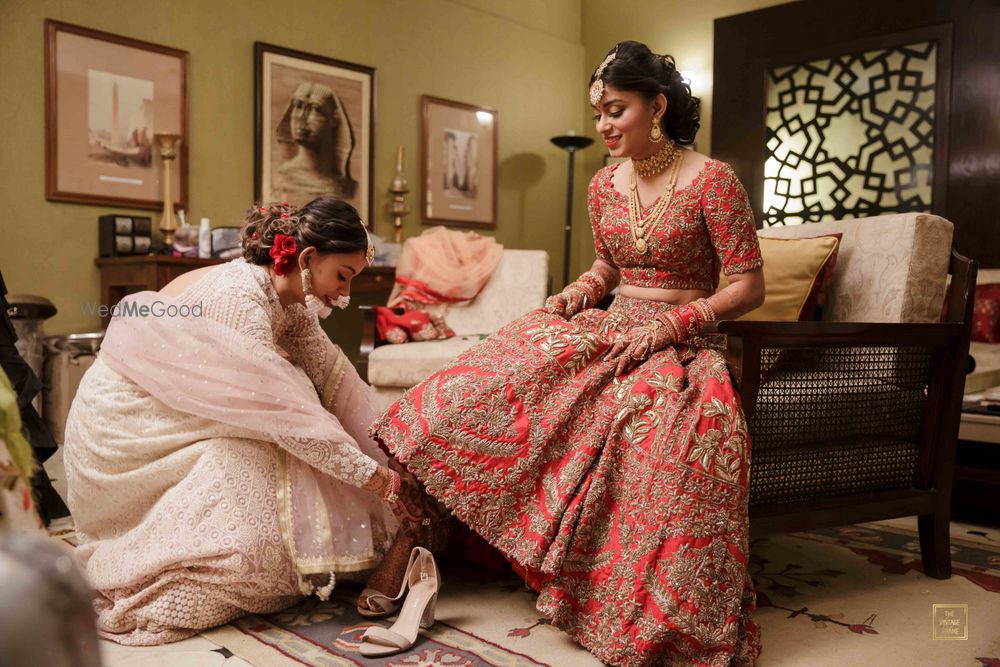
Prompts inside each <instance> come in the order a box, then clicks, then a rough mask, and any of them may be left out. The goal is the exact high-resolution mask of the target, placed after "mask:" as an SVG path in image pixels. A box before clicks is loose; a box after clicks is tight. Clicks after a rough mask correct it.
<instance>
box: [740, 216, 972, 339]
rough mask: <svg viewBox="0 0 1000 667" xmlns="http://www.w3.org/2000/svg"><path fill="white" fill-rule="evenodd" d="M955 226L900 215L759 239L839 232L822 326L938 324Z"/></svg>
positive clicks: (776, 232)
mask: <svg viewBox="0 0 1000 667" xmlns="http://www.w3.org/2000/svg"><path fill="white" fill-rule="evenodd" d="M952 231H953V225H952V224H951V223H950V222H948V221H947V220H945V219H944V218H941V217H938V216H936V215H930V214H927V213H900V214H895V215H882V216H877V217H872V218H858V219H855V220H836V221H831V222H817V223H811V224H806V225H791V226H787V227H769V228H767V229H762V230H760V232H759V236H760V237H761V238H804V237H809V236H818V235H820V234H831V233H836V232H840V233H842V234H843V238H842V239H841V242H840V249H839V251H838V253H837V268H836V270H835V271H834V272H833V279H832V280H831V281H830V292H829V303H828V305H827V307H826V308H825V309H824V312H823V320H825V321H834V322H936V321H937V320H938V319H939V318H940V316H941V305H942V303H943V302H944V293H945V279H946V277H947V275H948V260H949V256H950V253H951V237H952Z"/></svg>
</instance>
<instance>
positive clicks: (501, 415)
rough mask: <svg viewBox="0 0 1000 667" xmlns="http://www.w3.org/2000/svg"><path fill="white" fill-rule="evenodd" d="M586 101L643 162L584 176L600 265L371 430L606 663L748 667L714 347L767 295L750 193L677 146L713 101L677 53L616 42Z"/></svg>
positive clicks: (741, 423)
mask: <svg viewBox="0 0 1000 667" xmlns="http://www.w3.org/2000/svg"><path fill="white" fill-rule="evenodd" d="M590 102H591V104H592V105H593V107H594V111H595V116H594V119H595V121H596V123H597V130H598V132H599V133H600V134H601V136H602V137H603V138H604V141H605V143H606V144H607V146H608V149H609V151H610V152H611V154H612V155H613V156H616V157H627V158H631V159H630V161H628V162H624V163H620V164H616V165H612V166H609V167H605V168H604V169H602V170H601V171H600V172H598V174H597V175H596V176H595V177H594V179H593V181H592V182H591V184H590V188H589V192H588V204H589V211H590V219H591V223H592V225H593V228H594V241H595V244H596V248H597V256H598V259H597V261H595V262H594V265H593V267H592V268H591V269H590V270H589V271H587V272H586V273H584V274H583V275H582V276H580V278H579V279H577V280H576V281H575V282H573V283H572V284H570V285H568V286H567V287H566V288H565V289H564V290H563V292H562V293H560V294H557V295H555V296H553V297H551V298H550V299H549V301H548V302H547V304H546V308H544V309H540V310H536V311H533V312H530V313H528V314H527V315H525V316H524V317H522V318H520V319H518V320H517V321H515V322H513V323H511V324H509V325H508V326H506V327H504V328H503V329H502V330H501V331H500V332H499V333H497V334H496V335H494V336H493V337H491V338H490V339H489V340H488V341H487V342H485V343H483V344H481V345H478V346H477V347H474V348H472V349H471V350H469V351H468V352H466V353H465V354H464V355H462V356H461V357H460V358H459V360H458V361H457V362H456V363H455V364H453V365H452V366H450V367H448V368H446V369H444V370H442V371H440V372H437V373H435V374H434V375H432V376H431V377H430V378H429V379H427V380H426V381H425V382H423V383H421V384H420V385H418V386H416V387H414V388H413V389H412V390H411V391H410V392H409V393H407V394H406V396H405V397H403V398H402V399H401V400H400V401H399V402H398V403H396V404H395V405H393V406H392V407H391V408H390V409H389V410H388V411H387V412H386V413H385V414H384V415H383V416H382V417H380V418H379V419H378V421H377V422H376V423H375V425H374V427H373V433H374V435H375V437H376V438H377V439H379V440H381V441H382V442H383V443H385V444H386V445H387V446H388V447H389V448H390V449H391V450H392V451H393V453H394V454H395V455H396V456H397V457H398V458H399V460H400V461H402V462H403V463H404V464H405V465H406V467H407V468H408V469H409V470H410V472H412V473H413V474H414V475H415V476H416V477H417V478H419V480H420V481H422V482H423V483H424V485H425V487H426V489H427V491H428V492H429V493H430V494H431V495H432V496H433V497H434V498H436V499H437V500H439V501H440V502H441V503H442V504H444V505H445V506H446V507H447V508H448V509H450V510H451V511H452V513H453V514H454V515H455V516H456V517H458V518H459V519H461V520H462V521H463V522H464V523H466V524H468V526H470V527H471V528H472V529H473V530H474V531H475V532H477V533H478V534H479V535H481V536H482V537H483V538H485V539H486V540H487V541H488V542H489V543H490V544H492V545H494V546H495V547H496V548H497V549H499V550H500V551H501V552H502V553H503V554H504V555H505V556H506V557H507V558H508V559H509V560H510V561H511V562H512V563H513V564H514V566H515V568H516V569H517V570H518V571H519V572H520V573H521V574H522V575H523V576H524V577H525V579H526V580H527V582H528V583H529V584H530V585H531V586H532V587H533V588H535V589H537V590H538V592H539V594H540V595H539V597H538V609H539V610H540V611H541V612H543V613H544V614H546V615H547V616H548V617H550V618H551V620H552V623H553V625H555V626H556V627H559V628H561V629H563V630H564V631H566V632H567V633H569V634H570V635H571V636H572V637H573V638H574V639H575V640H576V641H578V642H579V643H581V644H582V645H583V646H585V647H586V648H587V649H588V650H590V651H591V653H593V654H594V655H595V656H597V657H598V658H600V659H601V660H603V661H604V662H607V663H610V664H613V665H646V664H671V665H674V664H697V665H729V664H737V665H746V664H752V663H753V662H754V660H755V659H756V657H757V655H758V653H759V651H760V639H759V632H758V629H757V626H756V625H754V623H753V621H752V619H751V614H752V612H753V609H754V600H755V597H754V590H753V584H752V582H751V579H750V574H749V572H748V570H747V562H748V558H749V546H748V539H747V493H748V492H747V482H748V475H749V457H750V442H749V439H748V435H747V426H746V421H745V419H744V416H743V411H742V409H741V406H740V401H739V398H738V395H737V394H736V391H735V389H734V387H733V383H732V380H731V378H730V376H729V372H728V370H727V368H726V364H725V361H724V359H723V355H722V353H721V351H720V349H719V347H718V345H717V343H716V342H715V341H714V340H713V339H712V338H710V337H707V336H702V335H701V329H702V325H703V324H704V323H705V322H709V321H712V320H715V319H717V318H730V319H731V318H734V317H737V316H739V315H741V314H743V313H746V312H748V311H750V310H752V309H753V308H755V307H757V306H758V305H760V303H761V302H762V300H763V292H764V281H763V276H762V270H761V255H760V249H759V247H758V244H757V236H756V234H755V231H754V221H753V216H752V213H751V210H750V206H749V203H748V201H747V196H746V191H745V190H744V189H743V186H742V185H741V184H740V183H739V181H738V180H737V178H736V175H735V174H734V173H733V170H732V168H730V167H729V165H727V164H725V163H722V162H719V161H716V160H712V159H709V158H707V157H705V156H704V155H700V154H698V153H696V152H694V151H692V150H684V149H681V148H680V147H679V146H678V144H681V145H687V144H691V143H692V142H693V141H694V137H695V133H696V131H697V129H698V126H699V111H698V110H699V101H698V100H697V98H694V97H692V96H691V91H690V88H689V86H688V84H686V83H685V82H684V81H683V80H682V79H681V76H680V74H679V72H678V71H677V69H676V67H675V65H674V61H673V59H672V58H670V57H669V56H659V55H655V54H653V53H651V52H650V51H649V49H648V48H647V47H646V46H644V45H642V44H639V43H637V42H622V43H620V44H618V45H617V46H616V47H615V48H614V49H612V51H611V52H610V53H609V54H608V56H607V58H606V59H605V60H604V62H602V63H601V65H600V67H598V69H597V71H596V72H595V73H594V75H593V77H592V79H591V88H590ZM720 268H721V270H722V271H724V272H725V273H726V275H727V276H729V285H728V286H727V287H726V288H725V289H722V290H720V291H718V292H716V291H715V290H716V288H717V286H718V283H719V271H720ZM615 286H618V288H619V290H618V294H617V296H616V297H615V300H614V302H613V303H612V305H611V307H610V309H609V310H607V311H603V310H598V309H594V308H593V306H595V305H596V304H597V302H598V301H600V300H601V299H602V297H604V296H605V295H606V294H608V293H609V292H610V290H611V289H613V288H614V287H615ZM412 533H413V531H410V532H409V533H407V532H405V531H404V533H403V537H402V538H401V539H413V538H412ZM399 551H400V552H401V553H405V552H407V551H408V549H400V550H399ZM387 567H388V565H387Z"/></svg>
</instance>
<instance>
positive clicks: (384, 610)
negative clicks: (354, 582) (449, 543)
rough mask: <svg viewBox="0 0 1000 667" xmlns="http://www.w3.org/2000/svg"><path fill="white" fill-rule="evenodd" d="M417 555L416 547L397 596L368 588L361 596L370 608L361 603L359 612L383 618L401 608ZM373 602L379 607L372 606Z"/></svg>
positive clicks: (371, 616) (411, 554) (363, 614)
mask: <svg viewBox="0 0 1000 667" xmlns="http://www.w3.org/2000/svg"><path fill="white" fill-rule="evenodd" d="M417 555H418V554H417V550H416V549H413V550H412V551H411V552H410V560H409V562H407V563H406V570H404V572H403V581H401V582H400V583H399V593H397V594H396V597H392V598H391V597H389V596H388V595H386V594H385V593H380V592H379V591H377V590H375V589H374V588H366V589H365V590H363V591H361V598H362V599H364V600H365V601H366V602H367V603H368V607H369V608H368V609H365V608H364V607H362V606H361V605H360V604H359V605H357V609H358V613H359V614H361V615H362V616H367V617H368V618H382V617H384V616H392V615H393V614H395V613H396V610H398V609H399V605H400V604H402V602H403V596H404V595H405V594H406V589H407V587H408V586H409V585H410V570H411V569H412V568H413V561H414V559H415V558H416V557H417ZM372 603H374V604H375V605H378V608H377V609H375V608H372Z"/></svg>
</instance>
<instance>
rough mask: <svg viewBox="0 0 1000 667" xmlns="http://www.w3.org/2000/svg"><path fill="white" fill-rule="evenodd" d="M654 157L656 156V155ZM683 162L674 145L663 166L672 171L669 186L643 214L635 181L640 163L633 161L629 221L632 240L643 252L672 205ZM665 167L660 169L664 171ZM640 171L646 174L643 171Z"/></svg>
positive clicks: (668, 180)
mask: <svg viewBox="0 0 1000 667" xmlns="http://www.w3.org/2000/svg"><path fill="white" fill-rule="evenodd" d="M671 146H673V144H671ZM660 152H662V151H658V152H657V155H659V153H660ZM653 157H656V156H655V155H654V156H653ZM650 159H652V158H650ZM681 162H682V160H681V155H680V149H678V148H676V147H675V146H674V152H673V155H672V157H671V159H670V161H669V162H667V163H666V164H664V167H663V169H665V168H666V167H667V166H670V173H669V175H668V176H667V186H666V188H664V190H663V195H662V196H661V197H660V199H659V200H658V201H657V202H656V204H655V205H653V207H652V208H650V209H649V211H647V212H646V215H645V216H643V215H642V208H641V207H640V204H639V189H638V186H637V185H636V182H635V173H636V171H638V170H637V167H638V165H637V163H636V162H635V160H633V161H632V170H631V171H630V172H629V177H628V222H629V228H630V229H631V230H632V240H633V241H634V242H635V248H636V250H638V251H639V252H640V253H642V254H646V251H647V250H649V244H648V243H647V242H646V239H647V238H649V233H650V231H652V229H653V227H655V226H656V223H657V222H658V221H660V220H661V219H663V216H664V214H665V213H666V212H667V209H668V208H669V207H670V202H671V201H672V200H673V198H674V187H675V186H676V185H677V174H678V173H680V170H681ZM663 169H660V170H659V171H663ZM639 173H640V174H641V175H645V174H643V173H642V172H641V171H640V172H639ZM657 173H659V172H657Z"/></svg>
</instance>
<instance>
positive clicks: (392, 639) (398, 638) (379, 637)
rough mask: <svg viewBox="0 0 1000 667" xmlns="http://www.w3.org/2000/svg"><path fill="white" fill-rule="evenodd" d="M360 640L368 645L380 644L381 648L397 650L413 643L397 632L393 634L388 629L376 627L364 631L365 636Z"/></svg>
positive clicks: (408, 646)
mask: <svg viewBox="0 0 1000 667" xmlns="http://www.w3.org/2000/svg"><path fill="white" fill-rule="evenodd" d="M361 640H362V641H366V642H368V643H369V644H380V645H381V646H391V647H394V648H399V649H406V648H410V647H411V646H413V643H412V642H411V641H410V640H409V639H407V638H406V637H404V636H403V635H401V634H399V633H398V632H393V631H392V630H389V629H388V628H383V627H380V626H377V625H373V626H372V627H370V628H368V629H367V630H365V634H363V635H362V636H361Z"/></svg>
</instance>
